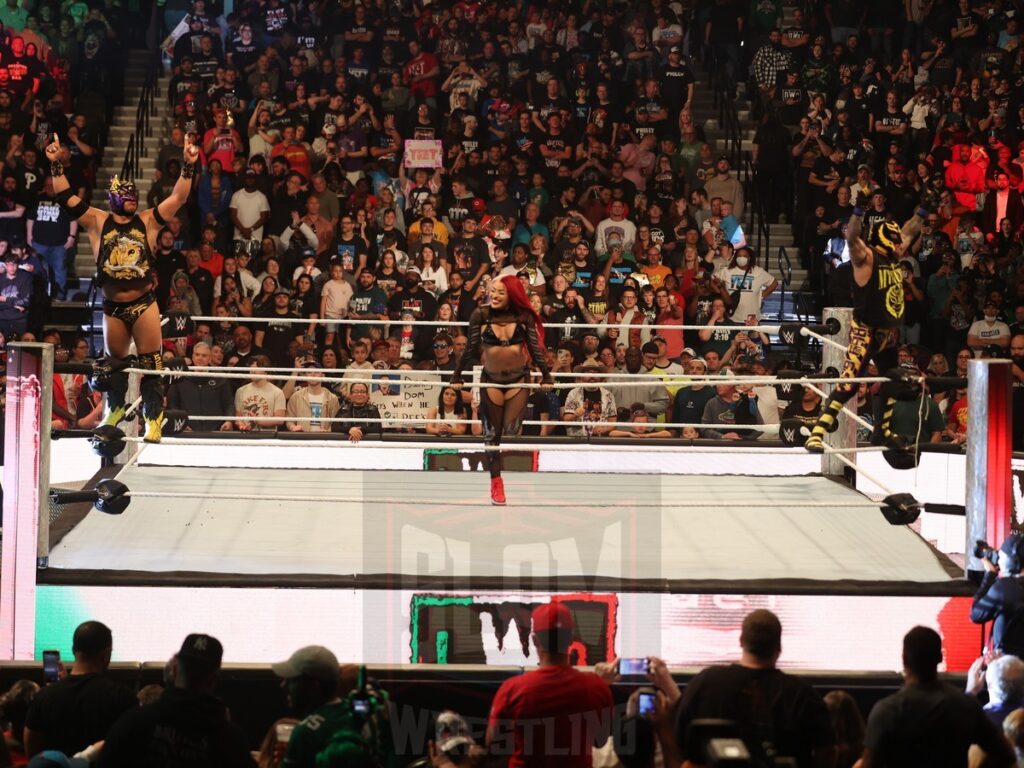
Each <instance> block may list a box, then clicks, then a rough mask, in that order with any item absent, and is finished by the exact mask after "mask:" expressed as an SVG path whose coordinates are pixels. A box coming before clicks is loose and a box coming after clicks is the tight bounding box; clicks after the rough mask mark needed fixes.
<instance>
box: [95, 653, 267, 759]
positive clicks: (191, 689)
mask: <svg viewBox="0 0 1024 768" xmlns="http://www.w3.org/2000/svg"><path fill="white" fill-rule="evenodd" d="M223 655H224V648H223V646H222V645H221V644H220V641H219V640H217V638H215V637H210V636H209V635H189V636H188V637H186V638H185V641H184V642H183V643H182V644H181V650H179V651H178V653H177V655H176V656H175V657H174V662H173V664H172V672H171V684H170V686H169V687H168V688H166V689H165V690H164V692H163V694H162V695H161V696H160V698H159V699H157V701H156V702H154V703H153V704H148V705H146V706H144V707H137V708H134V709H132V710H131V711H129V712H127V713H126V714H125V715H124V716H123V717H121V719H120V720H118V721H117V722H116V723H114V726H113V727H112V728H111V729H110V732H109V733H108V734H107V738H106V741H105V742H104V744H103V751H102V753H101V755H100V765H101V766H109V767H110V768H121V767H122V766H123V768H129V766H131V767H132V768H134V766H138V765H145V766H152V768H171V766H180V765H209V766H213V765H217V766H224V768H235V767H237V768H242V767H243V766H244V767H245V768H250V766H255V762H254V761H253V759H252V756H251V755H250V753H249V750H248V747H247V745H246V739H245V734H244V733H243V731H242V729H241V727H240V726H239V725H238V724H237V723H234V722H232V720H231V716H230V713H229V712H228V710H227V707H226V706H225V705H224V702H222V701H221V700H220V699H218V698H216V697H215V696H214V695H213V691H214V688H215V686H216V684H217V673H218V672H219V671H220V664H221V657H222V656H223Z"/></svg>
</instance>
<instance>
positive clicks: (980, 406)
mask: <svg viewBox="0 0 1024 768" xmlns="http://www.w3.org/2000/svg"><path fill="white" fill-rule="evenodd" d="M1012 386H1013V372H1012V363H1011V362H1010V361H1009V360H971V361H970V362H968V363H967V413H968V419H967V505H966V506H967V542H966V545H967V546H966V549H965V550H964V551H965V553H966V555H967V557H966V558H965V561H964V562H965V568H966V571H967V575H968V576H972V575H974V576H980V574H981V572H982V566H981V562H980V561H979V560H978V558H976V557H974V542H975V541H976V540H978V539H982V540H984V541H987V542H989V543H990V544H992V545H993V546H996V547H998V546H999V545H1001V544H1002V543H1003V539H1005V538H1006V537H1007V536H1008V535H1009V534H1010V527H1011V523H1012V522H1013V473H1012V471H1011V468H1010V460H1011V458H1012V452H1013V437H1012V434H1011V418H1012V415H1013V414H1012V408H1013V400H1012Z"/></svg>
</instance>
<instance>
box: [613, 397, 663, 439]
mask: <svg viewBox="0 0 1024 768" xmlns="http://www.w3.org/2000/svg"><path fill="white" fill-rule="evenodd" d="M626 415H627V417H628V421H627V420H626V419H624V418H623V417H621V416H620V417H619V418H618V421H619V422H624V421H625V423H623V424H621V426H616V427H613V428H612V429H611V431H610V432H609V433H608V436H609V437H636V438H649V437H672V436H673V435H672V430H670V429H663V428H660V427H659V426H658V422H657V420H656V419H655V418H654V417H653V416H652V415H651V414H650V413H648V412H647V409H646V408H645V407H644V404H643V403H633V404H632V405H631V406H630V407H629V411H628V412H627V414H626ZM627 424H628V425H629V426H627Z"/></svg>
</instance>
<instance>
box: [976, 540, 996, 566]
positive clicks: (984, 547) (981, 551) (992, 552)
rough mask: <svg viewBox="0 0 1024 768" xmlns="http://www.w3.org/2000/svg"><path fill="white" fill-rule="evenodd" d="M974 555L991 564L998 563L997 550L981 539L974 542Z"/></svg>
mask: <svg viewBox="0 0 1024 768" xmlns="http://www.w3.org/2000/svg"><path fill="white" fill-rule="evenodd" d="M974 556H975V557H976V558H978V559H979V560H988V561H989V562H990V563H992V565H995V566H998V565H999V550H998V549H996V548H994V547H993V546H992V545H991V544H989V543H988V542H987V541H984V540H983V539H978V540H977V541H975V542H974Z"/></svg>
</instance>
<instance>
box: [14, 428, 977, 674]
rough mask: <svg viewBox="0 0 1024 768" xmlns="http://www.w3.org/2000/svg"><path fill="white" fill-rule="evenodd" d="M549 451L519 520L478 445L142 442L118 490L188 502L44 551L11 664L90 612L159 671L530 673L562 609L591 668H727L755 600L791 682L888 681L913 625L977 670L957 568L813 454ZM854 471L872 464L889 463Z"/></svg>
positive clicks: (123, 655) (50, 644)
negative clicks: (45, 562)
mask: <svg viewBox="0 0 1024 768" xmlns="http://www.w3.org/2000/svg"><path fill="white" fill-rule="evenodd" d="M83 443H84V441H59V442H57V443H54V446H53V450H54V451H55V453H54V473H57V472H58V468H61V469H63V468H66V467H67V466H69V465H73V464H75V463H76V461H80V462H82V463H83V465H88V463H89V462H88V460H87V459H82V457H81V454H74V455H72V454H73V452H74V451H81V450H82V448H81V447H80V446H81V445H82V444H83ZM559 448H560V450H545V449H544V447H543V446H529V445H521V446H515V447H514V450H513V451H512V454H511V456H510V460H509V462H508V472H507V474H506V481H507V485H508V488H509V496H510V500H512V501H513V502H516V501H518V503H519V504H520V506H518V507H509V508H506V509H495V508H493V507H491V506H490V505H489V503H487V498H486V488H487V474H486V472H485V471H483V468H484V462H483V461H482V458H483V456H482V451H481V450H480V449H479V447H478V446H473V445H468V446H466V445H463V446H458V447H454V446H453V447H450V448H444V449H440V450H439V449H434V448H428V447H425V446H424V445H409V446H405V445H402V444H401V443H396V444H389V445H387V446H376V447H374V446H369V445H366V446H352V445H349V444H347V443H342V444H339V445H337V447H336V448H334V447H332V449H330V450H324V449H322V448H321V449H317V448H315V447H305V446H303V445H302V444H301V443H299V444H296V446H295V447H281V446H278V445H275V446H273V447H271V446H266V447H260V446H240V447H238V448H234V449H231V450H226V449H225V447H224V446H222V445H217V446H210V447H209V448H206V447H203V446H196V445H189V446H187V447H185V446H174V445H172V444H165V445H159V446H148V447H147V448H145V449H144V452H143V454H142V455H141V456H140V458H139V460H138V463H137V464H136V465H134V466H131V467H129V468H128V469H125V470H124V474H123V478H124V480H125V482H126V484H127V485H128V486H129V488H133V487H134V488H136V489H138V490H142V489H146V490H154V489H160V488H162V489H164V490H167V491H178V492H180V491H182V490H186V491H190V490H191V491H195V498H191V499H180V498H174V499H159V498H152V497H139V498H135V499H133V501H132V504H131V505H130V506H129V508H128V509H127V510H126V511H125V513H124V514H122V515H120V516H117V517H111V516H107V515H102V514H99V513H96V512H88V513H87V514H84V516H83V517H82V519H81V520H79V521H78V522H77V523H76V524H75V525H74V526H73V527H71V528H70V530H68V531H67V532H66V533H64V534H63V537H62V538H60V539H57V538H55V537H51V542H48V543H52V551H51V552H50V556H49V567H48V568H46V569H43V570H39V571H37V572H33V574H32V575H33V577H35V578H36V579H37V580H38V585H37V586H35V588H34V589H32V590H30V591H31V593H32V597H33V598H34V601H35V602H34V606H33V615H32V617H31V620H29V618H27V617H26V616H25V614H24V613H22V614H20V615H19V616H20V620H19V621H18V622H15V624H17V625H18V626H17V630H16V631H15V636H16V637H17V639H18V643H17V644H14V645H8V646H5V649H6V652H7V654H8V655H9V656H10V657H15V658H22V659H25V658H32V657H36V658H39V657H40V654H41V650H42V649H43V648H59V649H62V650H66V651H68V652H70V648H69V647H68V645H69V643H70V638H71V633H72V631H73V629H74V627H75V626H76V625H77V624H78V623H79V622H80V621H83V620H85V619H90V618H91V619H98V620H101V621H103V622H104V623H106V624H108V626H110V627H111V628H112V629H113V631H114V633H115V635H116V636H117V638H118V640H117V643H116V648H115V655H116V657H117V658H118V659H123V660H161V659H165V658H168V657H169V656H170V655H171V654H172V653H173V652H174V650H175V648H176V646H177V644H178V643H180V639H181V637H183V636H184V635H185V634H187V633H188V632H191V631H204V632H209V633H211V634H214V635H216V636H217V637H219V638H221V639H222V640H223V641H224V644H225V658H226V659H227V660H229V661H238V662H267V661H273V660H279V659H280V658H284V657H286V656H287V655H288V654H289V653H291V651H293V650H294V649H295V648H296V647H299V646H301V645H304V644H307V643H309V642H311V641H315V642H317V643H322V644H324V645H327V646H328V647H330V648H332V650H334V651H335V652H336V653H337V654H338V656H339V658H341V659H343V660H349V661H355V660H362V661H367V662H372V663H402V662H404V663H410V662H411V663H449V664H454V663H461V662H472V663H481V662H483V663H491V664H512V665H515V664H526V665H530V664H533V663H535V662H536V659H535V657H534V655H533V650H532V648H530V646H529V642H528V635H529V627H528V622H527V617H528V616H529V612H530V609H531V608H532V607H533V606H535V605H537V604H539V603H541V602H545V601H547V600H549V599H552V598H554V599H561V600H564V601H565V602H567V603H568V604H569V605H570V606H571V608H572V610H573V612H574V614H575V616H576V618H577V624H578V627H579V630H578V637H577V638H576V641H577V642H576V643H575V644H574V648H573V652H574V655H575V657H576V659H577V660H578V661H579V662H581V663H584V662H585V663H588V664H593V663H594V662H596V661H600V660H603V659H608V658H611V657H612V656H615V655H619V656H644V655H658V656H661V657H662V658H665V659H666V660H667V661H668V662H669V663H670V664H673V665H699V664H706V663H709V662H713V661H716V660H721V659H731V658H735V656H736V653H737V641H738V631H739V625H740V622H741V620H742V618H743V616H744V615H745V614H746V613H747V612H748V611H749V610H751V609H753V608H758V607H767V608H771V609H772V610H774V611H776V612H777V613H778V614H779V616H780V617H781V619H782V621H783V624H784V626H785V632H786V645H785V655H784V657H783V663H785V664H787V665H789V666H791V667H799V668H807V669H849V670H865V669H868V670H892V669H897V668H898V667H899V651H900V641H901V638H902V635H903V633H905V632H906V630H907V629H909V628H910V627H911V626H913V625H915V624H925V625H928V626H932V627H935V628H937V629H938V630H939V631H940V632H941V634H942V635H943V638H944V642H945V644H946V657H947V666H948V668H949V669H953V670H957V669H965V668H966V667H967V666H968V665H969V663H970V662H971V661H972V660H973V658H974V657H975V656H976V654H977V651H978V649H979V647H980V642H981V633H980V628H979V627H976V626H973V625H971V624H970V622H969V621H968V612H969V607H970V595H971V593H972V591H973V590H972V588H971V586H970V584H969V583H968V582H967V581H966V580H964V578H963V574H962V571H958V569H957V568H956V567H955V566H953V564H952V563H951V562H950V561H949V560H948V558H946V557H945V556H944V555H943V554H942V553H941V552H938V551H936V550H934V549H933V548H932V547H930V546H929V545H928V544H927V543H926V542H925V541H924V540H922V539H921V538H920V537H919V536H918V535H917V534H916V533H914V531H912V530H910V529H909V528H907V527H893V526H889V525H888V524H886V523H885V522H884V519H883V518H882V515H881V512H880V511H879V508H878V505H877V504H874V503H873V502H872V501H870V500H869V499H867V498H866V497H865V496H863V495H862V494H859V493H857V492H856V491H854V490H851V489H848V488H845V487H843V486H841V485H840V484H837V483H834V482H832V481H830V480H828V479H826V478H824V477H822V476H821V475H820V471H821V459H820V457H816V456H811V455H809V454H807V453H805V452H803V451H801V450H799V449H794V450H790V451H780V450H778V449H776V450H774V451H773V450H764V451H762V452H744V451H737V452H735V455H732V454H729V453H727V452H724V451H721V450H716V449H693V448H680V449H678V450H674V449H668V446H665V447H663V448H662V449H661V450H659V451H654V450H649V451H644V450H642V449H637V448H635V447H633V446H626V447H623V446H607V447H603V448H601V449H593V448H587V447H585V446H584V447H581V448H580V449H579V450H575V449H572V450H566V448H567V446H564V445H563V446H559ZM666 449H668V450H666ZM64 451H69V452H72V453H69V454H68V455H67V457H66V458H65V456H63V455H62V452H64ZM76 456H77V457H78V458H77V459H76V458H75V457H76ZM858 460H859V461H861V460H862V461H863V463H864V466H865V468H866V469H867V468H868V467H870V468H871V471H872V472H874V471H876V468H877V466H878V465H879V464H882V463H884V462H882V461H881V458H880V457H879V455H878V454H862V455H861V456H860V457H859V458H858ZM935 461H938V462H941V468H938V469H936V468H935V466H933V459H932V456H931V455H930V454H926V455H925V458H924V459H923V460H922V466H921V468H920V469H919V470H918V472H917V474H915V473H914V472H908V473H905V479H904V484H905V483H907V482H912V481H913V479H914V478H917V480H918V482H919V485H920V484H921V483H926V484H929V485H932V486H934V487H935V488H936V489H938V490H942V487H941V484H940V483H937V482H932V483H927V482H926V477H925V476H926V475H927V474H928V473H929V472H934V473H936V474H937V475H939V476H943V477H946V476H949V475H954V476H955V475H956V473H957V472H959V473H960V477H963V472H964V470H963V458H962V457H955V456H947V455H944V454H943V455H939V456H937V457H936V458H935ZM380 467H388V468H389V469H388V470H381V469H379V468H380ZM929 467H931V468H929ZM737 470H739V471H741V472H742V473H743V474H742V476H740V475H736V474H730V473H735V472H736V471H737ZM90 476H91V470H90V471H89V472H87V473H85V474H84V475H83V476H82V477H81V478H79V479H80V483H81V484H87V483H88V482H89V479H90ZM62 479H66V478H62ZM90 487H91V486H90ZM204 489H205V491H206V492H209V493H215V492H216V493H220V494H223V493H225V492H228V493H230V492H232V491H233V490H235V489H237V492H238V493H239V494H242V493H243V492H246V491H247V492H249V493H252V492H253V491H260V490H261V489H265V490H266V492H267V493H268V495H269V496H273V495H275V494H276V495H287V493H288V492H290V493H292V494H295V493H311V492H312V490H313V489H321V490H322V491H323V494H324V499H325V500H324V502H323V504H322V505H319V506H318V505H316V504H308V505H301V506H302V508H301V509H300V508H296V505H286V504H283V503H281V502H273V501H268V502H264V503H260V502H253V501H245V502H243V503H236V504H231V503H227V502H224V501H221V500H204V499H203V498H202V492H203V491H204ZM946 490H947V491H948V493H946V495H945V496H933V497H932V498H929V499H927V500H929V501H935V502H947V503H956V502H955V499H956V495H957V489H956V487H955V484H953V485H951V486H949V487H948V488H946ZM384 497H386V498H387V499H388V501H387V503H377V502H375V499H380V498H384ZM332 498H345V499H362V502H361V503H354V502H350V501H347V502H345V503H339V502H332V501H331V499H332ZM959 498H960V500H961V501H962V500H963V486H962V484H961V485H960V487H959ZM451 499H460V500H463V501H466V500H469V504H470V505H469V506H465V505H463V506H452V505H449V504H447V502H448V501H449V500H451ZM474 499H478V500H479V502H480V503H479V505H473V504H472V501H473V500H474ZM531 500H535V501H536V508H535V509H531V507H530V504H531ZM686 500H691V501H692V503H691V501H686ZM687 504H690V505H689V506H688V505H687ZM64 527H65V528H66V527H67V526H64ZM961 540H962V537H961ZM5 561H6V558H5ZM32 563H33V566H34V564H35V558H33V559H32ZM6 565H7V564H6V562H5V567H6ZM32 584H33V585H35V582H34V581H33V582H32ZM5 597H6V595H5ZM4 605H6V602H5V603H4ZM21 607H24V606H21ZM6 615H7V614H5V616H6ZM139 627H146V631H144V632H140V631H139ZM4 629H5V631H6V629H7V627H6V622H5V628H4ZM865 638H870V642H865ZM282 654H284V655H283V656H282Z"/></svg>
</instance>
